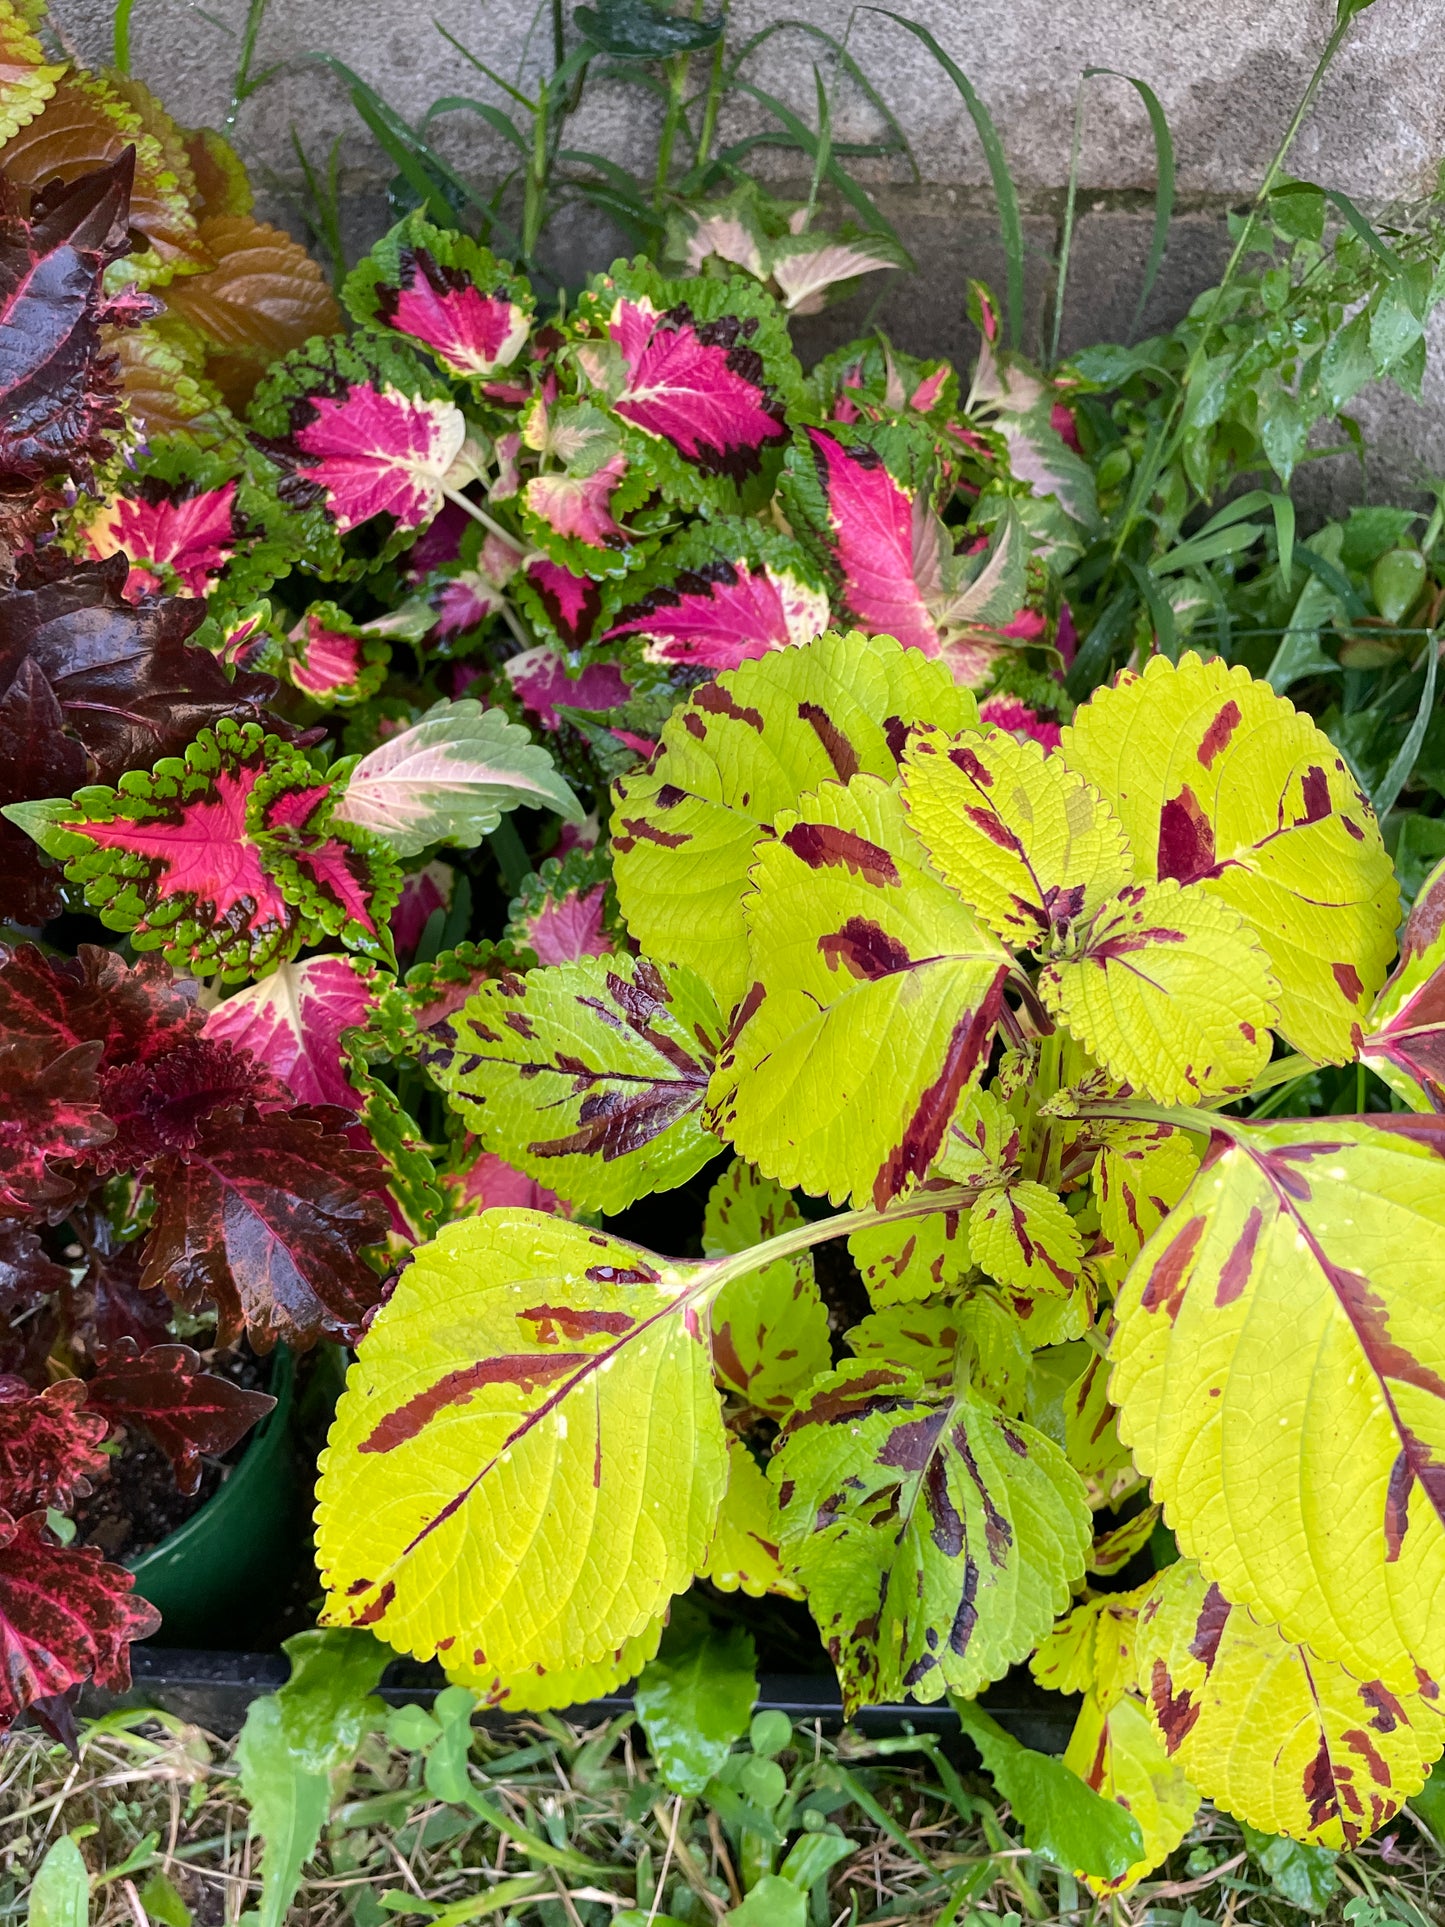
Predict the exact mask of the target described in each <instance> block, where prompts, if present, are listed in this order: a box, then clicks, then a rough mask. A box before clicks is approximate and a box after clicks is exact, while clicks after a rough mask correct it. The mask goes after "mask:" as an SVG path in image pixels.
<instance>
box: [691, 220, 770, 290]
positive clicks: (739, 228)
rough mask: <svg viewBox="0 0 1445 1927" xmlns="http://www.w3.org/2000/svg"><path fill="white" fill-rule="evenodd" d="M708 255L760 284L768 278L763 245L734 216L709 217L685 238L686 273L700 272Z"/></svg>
mask: <svg viewBox="0 0 1445 1927" xmlns="http://www.w3.org/2000/svg"><path fill="white" fill-rule="evenodd" d="M710 255H716V256H717V258H718V260H719V261H729V262H731V263H732V265H733V266H734V267H738V268H742V269H743V271H744V272H745V273H747V274H751V275H753V276H754V277H755V279H757V280H759V281H762V280H765V279H766V278H767V272H768V266H767V262H766V261H765V260H764V259H763V250H762V246H761V244H760V243H759V241H758V238H757V236H756V235H755V234H754V233H753V231H752V229H751V228H750V227H749V226H748V224H747V222H746V221H744V220H743V219H742V218H741V217H740V216H739V215H737V214H731V213H720V214H709V215H707V216H705V217H704V219H702V220H700V221H699V222H698V223H697V225H696V226H695V227H694V228H693V230H692V233H691V234H690V235H689V236H688V237H687V251H686V255H685V257H684V258H685V260H686V265H687V271H688V273H689V274H697V273H699V272H700V271H701V269H702V265H703V263H704V262H705V261H706V260H707V259H708V257H709V256H710Z"/></svg>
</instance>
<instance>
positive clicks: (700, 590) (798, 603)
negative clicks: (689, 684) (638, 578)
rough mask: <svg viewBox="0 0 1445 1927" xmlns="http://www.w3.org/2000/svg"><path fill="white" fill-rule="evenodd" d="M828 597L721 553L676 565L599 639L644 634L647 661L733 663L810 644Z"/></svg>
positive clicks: (822, 622)
mask: <svg viewBox="0 0 1445 1927" xmlns="http://www.w3.org/2000/svg"><path fill="white" fill-rule="evenodd" d="M828 616H829V607H828V596H827V592H826V591H825V590H823V589H815V588H813V587H811V586H810V585H809V584H808V583H806V582H802V581H800V580H799V579H798V577H797V576H795V575H792V574H790V573H789V572H788V571H787V570H786V569H780V570H773V569H770V568H768V567H767V566H766V565H765V564H759V565H758V566H757V567H756V568H754V567H753V566H752V564H750V563H749V562H747V561H745V560H740V561H737V562H729V561H727V560H725V559H724V558H721V557H720V558H719V559H718V560H717V561H715V562H712V563H709V564H708V565H707V566H706V567H705V568H704V569H682V570H679V571H678V573H677V575H676V576H675V577H674V578H673V580H672V581H671V582H670V583H660V584H658V585H657V586H656V587H655V588H652V589H650V590H648V592H647V593H646V594H645V595H644V596H642V597H641V598H640V599H639V600H638V601H637V602H634V603H630V604H628V606H627V607H626V608H624V609H622V610H619V612H618V618H617V621H616V622H615V623H614V624H613V626H612V627H611V628H610V629H609V630H608V631H607V634H606V635H605V636H604V637H603V641H610V640H611V639H612V638H614V637H617V636H640V637H642V638H643V654H644V655H645V656H647V657H648V658H649V660H651V661H653V662H687V663H696V664H697V665H698V666H699V667H701V668H705V669H736V667H737V666H738V664H739V663H742V662H751V661H753V660H755V659H756V658H757V657H759V656H765V655H767V654H768V652H769V651H770V650H773V649H786V648H788V647H790V646H792V645H795V644H799V643H804V642H811V641H812V640H813V638H814V637H815V636H818V635H820V634H821V633H822V632H823V630H824V629H826V628H827V627H828Z"/></svg>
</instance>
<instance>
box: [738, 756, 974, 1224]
mask: <svg viewBox="0 0 1445 1927" xmlns="http://www.w3.org/2000/svg"><path fill="white" fill-rule="evenodd" d="M777 831H778V834H777V835H776V837H774V838H769V839H766V840H765V841H763V842H762V843H761V844H760V846H759V850H758V859H757V864H756V866H755V869H754V872H753V879H754V884H753V889H752V891H751V892H750V893H749V896H748V898H747V900H746V911H747V931H748V942H749V955H750V967H751V972H752V978H753V983H752V988H751V989H750V990H749V992H748V994H747V997H746V998H745V1000H744V1003H743V1006H742V1009H741V1011H740V1013H739V1021H737V1022H736V1023H735V1024H734V1028H733V1032H732V1034H731V1035H730V1037H729V1040H728V1044H727V1047H726V1049H725V1050H724V1052H723V1054H722V1057H721V1058H720V1059H719V1061H718V1068H717V1073H716V1076H715V1078H714V1081H713V1086H712V1090H711V1091H710V1093H709V1098H708V1116H709V1118H710V1120H711V1121H712V1123H713V1126H714V1128H715V1129H716V1130H717V1131H718V1132H719V1133H720V1134H722V1135H724V1136H726V1137H728V1138H729V1139H730V1140H731V1141H732V1142H733V1143H734V1144H735V1145H736V1146H737V1148H738V1150H739V1151H740V1152H741V1153H742V1154H743V1156H744V1157H747V1158H750V1159H751V1160H752V1161H753V1162H754V1163H756V1164H757V1165H758V1166H759V1168H760V1169H762V1170H764V1171H766V1172H769V1173H770V1174H771V1175H772V1176H775V1177H776V1178H777V1179H778V1180H779V1181H780V1182H781V1183H783V1184H786V1185H801V1186H802V1187H803V1189H805V1190H807V1191H810V1192H814V1193H821V1194H825V1195H827V1196H828V1197H829V1198H831V1199H832V1200H833V1202H834V1203H837V1202H839V1201H840V1200H841V1199H843V1198H844V1197H847V1196H849V1195H850V1194H851V1195H852V1196H853V1198H854V1199H855V1200H856V1201H857V1202H858V1203H860V1204H863V1203H868V1202H871V1203H874V1204H876V1205H877V1206H879V1207H880V1208H881V1207H882V1206H883V1205H885V1204H886V1203H887V1202H888V1200H889V1199H890V1198H893V1197H897V1196H899V1195H901V1194H902V1193H903V1192H905V1191H907V1190H909V1189H910V1188H911V1187H912V1186H913V1185H914V1184H915V1183H917V1182H918V1180H920V1179H921V1178H923V1177H924V1176H925V1175H926V1174H927V1172H928V1169H929V1166H930V1165H931V1164H932V1162H933V1160H934V1158H935V1157H936V1155H937V1153H938V1150H939V1147H940V1145H941V1144H942V1142H943V1138H944V1134H945V1132H946V1131H947V1129H948V1126H949V1123H950V1121H951V1119H952V1117H953V1113H954V1110H955V1107H956V1106H957V1103H958V1100H959V1096H960V1094H961V1093H962V1091H963V1090H964V1087H965V1086H966V1085H967V1084H969V1083H970V1082H971V1081H972V1080H973V1079H974V1078H975V1077H976V1076H977V1075H978V1073H979V1071H980V1069H981V1068H982V1067H983V1065H984V1064H985V1063H986V1061H987V1057H988V1050H989V1046H990V1043H991V1041H992V1038H993V1032H994V1026H995V1024H996V1023H997V1021H998V1016H999V1012H1000V1009H1001V1007H1002V1000H1003V985H1004V981H1005V978H1006V977H1007V975H1008V970H1009V964H1010V959H1009V957H1008V954H1007V952H1006V951H1004V950H1003V949H1002V947H1001V946H1000V944H999V943H998V940H997V939H996V938H995V937H993V936H992V935H991V934H990V933H988V932H987V931H985V930H984V929H982V928H981V927H980V925H979V924H978V923H977V922H976V920H975V919H974V916H973V913H972V912H971V911H970V910H969V909H968V908H967V907H966V906H965V905H964V904H963V903H962V902H960V900H959V899H958V897H956V896H955V895H954V893H953V892H952V891H951V890H949V889H948V888H947V887H946V885H944V884H942V883H940V882H939V881H938V880H937V879H936V878H935V877H934V876H933V875H932V874H931V873H929V872H928V871H927V870H925V869H924V868H923V867H922V864H921V861H920V857H921V852H920V851H919V848H918V845H917V843H916V842H914V841H913V839H912V838H911V837H910V836H909V833H908V829H907V825H906V823H905V821H904V818H903V810H902V805H901V803H900V801H899V798H898V795H897V792H896V789H892V788H890V787H889V786H888V785H887V784H886V783H885V782H883V781H882V780H881V779H880V778H878V777H876V776H856V777H854V778H853V780H852V782H851V783H849V784H848V785H847V786H846V788H845V787H844V786H843V785H841V784H837V783H830V784H825V785H824V787H823V788H822V789H820V790H818V791H817V792H816V794H815V795H814V796H813V797H811V798H806V799H804V804H803V814H802V815H801V816H794V815H793V813H792V812H788V813H787V814H786V815H783V816H780V817H779V818H778V822H777Z"/></svg>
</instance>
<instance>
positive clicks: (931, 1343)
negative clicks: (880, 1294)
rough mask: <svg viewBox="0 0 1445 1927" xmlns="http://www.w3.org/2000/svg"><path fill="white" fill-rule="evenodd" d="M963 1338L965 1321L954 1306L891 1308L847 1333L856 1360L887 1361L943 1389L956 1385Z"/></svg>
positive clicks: (909, 1305)
mask: <svg viewBox="0 0 1445 1927" xmlns="http://www.w3.org/2000/svg"><path fill="white" fill-rule="evenodd" d="M962 1335H963V1319H962V1317H961V1316H960V1313H959V1308H958V1306H957V1305H952V1304H933V1305H917V1304H902V1305H888V1306H886V1307H885V1308H884V1309H883V1310H882V1311H875V1312H870V1313H869V1315H868V1316H867V1317H866V1318H865V1319H864V1320H863V1321H862V1323H861V1324H857V1325H855V1326H854V1327H853V1329H852V1330H851V1331H850V1332H847V1333H845V1336H846V1338H847V1340H848V1344H849V1346H850V1348H851V1349H852V1351H853V1353H854V1356H855V1357H858V1358H875V1359H882V1360H885V1361H886V1362H887V1363H889V1364H890V1365H898V1366H900V1367H902V1368H903V1369H904V1370H905V1371H910V1372H917V1374H918V1376H919V1377H920V1378H921V1379H923V1380H925V1381H926V1383H928V1384H929V1385H941V1386H948V1385H951V1384H952V1383H953V1369H954V1359H955V1355H956V1354H957V1351H958V1341H959V1339H960V1338H961V1337H962Z"/></svg>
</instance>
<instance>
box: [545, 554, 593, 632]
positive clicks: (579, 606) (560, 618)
mask: <svg viewBox="0 0 1445 1927" xmlns="http://www.w3.org/2000/svg"><path fill="white" fill-rule="evenodd" d="M527 581H528V583H529V584H530V585H531V587H532V589H533V590H534V591H535V592H536V595H537V598H538V600H539V601H540V602H541V604H542V607H543V608H544V609H545V610H546V612H547V618H548V620H549V621H550V622H551V624H552V627H553V628H554V629H555V630H556V631H557V634H558V635H559V636H560V637H561V638H562V640H563V642H565V643H567V644H568V645H569V646H570V647H571V648H573V649H580V648H581V647H582V645H583V644H584V643H586V642H589V641H590V640H591V637H592V630H593V628H594V626H595V625H596V622H597V617H598V614H599V612H600V610H601V608H602V591H601V589H600V587H599V586H598V584H597V583H596V582H594V581H593V579H592V577H591V576H590V575H574V574H573V573H572V571H571V570H570V569H564V568H563V567H562V565H561V563H560V562H551V561H548V560H547V558H546V557H545V556H537V557H534V558H533V560H532V561H530V562H529V563H528V564H527Z"/></svg>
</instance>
